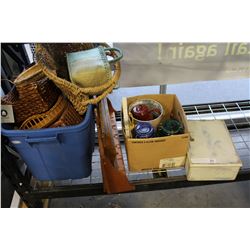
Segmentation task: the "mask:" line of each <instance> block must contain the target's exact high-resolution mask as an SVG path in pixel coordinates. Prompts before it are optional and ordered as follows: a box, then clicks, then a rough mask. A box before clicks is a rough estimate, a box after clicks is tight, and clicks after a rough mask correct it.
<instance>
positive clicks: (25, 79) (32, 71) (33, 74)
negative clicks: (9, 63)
mask: <svg viewBox="0 0 250 250" xmlns="http://www.w3.org/2000/svg"><path fill="white" fill-rule="evenodd" d="M44 77H45V75H44V73H43V71H42V69H41V67H40V66H39V65H38V64H35V65H33V66H32V67H30V68H28V69H26V70H24V71H23V72H22V73H21V74H20V75H18V77H17V78H16V79H15V81H14V83H15V84H16V85H19V84H22V83H25V84H28V83H31V82H36V81H38V80H41V79H43V78H44Z"/></svg>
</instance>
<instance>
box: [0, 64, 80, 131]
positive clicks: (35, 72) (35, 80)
mask: <svg viewBox="0 0 250 250" xmlns="http://www.w3.org/2000/svg"><path fill="white" fill-rule="evenodd" d="M1 103H2V104H4V105H12V107H13V112H14V116H15V125H16V126H17V127H18V128H19V129H41V128H48V127H53V128H55V127H64V126H69V125H76V124H79V123H80V122H81V121H82V120H83V117H82V116H80V115H79V114H78V113H77V112H76V110H75V109H74V108H73V106H72V105H71V104H70V102H69V101H68V100H67V99H66V98H65V97H64V96H63V95H62V93H61V92H60V90H59V89H58V88H57V87H56V86H55V84H54V83H53V81H51V80H50V79H49V78H48V77H47V76H46V75H44V73H43V72H42V70H41V68H40V66H39V65H37V64H36V65H34V66H32V67H31V68H29V69H27V70H25V71H24V72H22V73H21V74H20V75H19V76H18V77H17V78H16V80H15V81H14V83H13V87H12V89H11V91H10V92H9V93H8V94H7V95H5V96H4V97H2V100H1Z"/></svg>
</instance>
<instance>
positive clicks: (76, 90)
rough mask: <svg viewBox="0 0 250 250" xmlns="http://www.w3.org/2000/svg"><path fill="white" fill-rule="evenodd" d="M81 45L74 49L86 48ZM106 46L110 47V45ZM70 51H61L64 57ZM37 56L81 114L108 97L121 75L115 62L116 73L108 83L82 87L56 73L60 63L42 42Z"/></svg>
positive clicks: (38, 45) (118, 64)
mask: <svg viewBox="0 0 250 250" xmlns="http://www.w3.org/2000/svg"><path fill="white" fill-rule="evenodd" d="M72 46H73V45H72ZM81 46H82V47H81ZM81 46H80V45H79V46H78V48H77V49H75V48H74V49H75V50H74V51H79V50H86V46H84V44H82V45H81ZM105 46H106V47H108V45H105ZM68 52H73V51H72V50H68V51H61V53H62V54H63V55H64V58H65V55H66V53H68ZM62 54H61V55H62ZM110 55H111V56H113V57H117V55H116V53H115V52H114V51H113V52H111V54H110ZM36 57H37V59H38V64H39V65H41V68H42V71H43V72H44V74H45V75H46V76H47V77H49V78H50V79H51V80H53V82H54V83H55V84H56V85H57V87H59V88H60V89H61V90H62V92H63V93H64V94H65V95H66V96H67V98H68V99H69V100H70V102H71V103H72V104H73V106H74V108H75V109H76V110H77V112H78V113H79V114H80V115H82V114H84V113H85V111H86V110H87V105H88V104H96V103H98V102H99V101H100V100H102V99H103V98H104V97H106V96H107V95H108V94H109V93H110V92H111V91H112V90H113V88H114V87H115V86H116V84H117V81H118V80H119V77H120V63H119V62H116V63H115V64H114V73H113V76H112V79H110V80H109V81H108V82H107V83H105V84H103V85H101V86H97V87H92V88H81V87H79V86H77V85H76V84H74V83H72V82H70V81H69V80H67V79H68V77H67V78H66V79H65V78H61V77H59V75H57V74H56V73H55V72H56V70H57V68H56V67H57V66H56V65H57V64H58V63H56V60H54V59H53V55H52V54H51V53H50V52H49V51H48V49H46V48H45V47H44V46H42V45H41V44H37V46H36ZM93 95H96V97H95V98H90V96H93Z"/></svg>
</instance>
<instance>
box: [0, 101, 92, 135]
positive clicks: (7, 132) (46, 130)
mask: <svg viewBox="0 0 250 250" xmlns="http://www.w3.org/2000/svg"><path fill="white" fill-rule="evenodd" d="M92 112H93V105H91V104H90V105H88V109H87V111H86V115H85V117H84V119H83V121H82V122H81V123H79V124H77V125H72V126H67V127H59V128H43V129H32V130H12V129H7V128H4V125H3V124H2V127H1V130H2V131H1V133H2V135H5V136H7V137H10V136H22V135H23V136H24V135H25V136H33V135H38V134H40V135H41V134H44V133H46V135H48V134H50V133H52V134H54V133H55V132H57V133H67V132H69V133H70V132H74V131H80V130H84V129H86V128H87V127H88V126H89V124H90V122H91V119H90V117H91V113H92Z"/></svg>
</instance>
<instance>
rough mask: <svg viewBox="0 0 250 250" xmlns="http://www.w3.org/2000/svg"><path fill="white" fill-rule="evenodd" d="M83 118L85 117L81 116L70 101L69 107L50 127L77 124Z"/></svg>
mask: <svg viewBox="0 0 250 250" xmlns="http://www.w3.org/2000/svg"><path fill="white" fill-rule="evenodd" d="M82 120H83V117H82V116H80V115H79V114H78V113H77V112H76V110H75V109H74V107H73V106H72V104H71V103H70V102H68V104H67V108H66V109H65V111H64V112H63V114H62V115H61V117H60V118H59V119H58V120H57V121H56V122H55V123H53V124H52V125H50V126H49V127H50V128H57V127H66V126H71V125H77V124H79V123H81V122H82Z"/></svg>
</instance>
